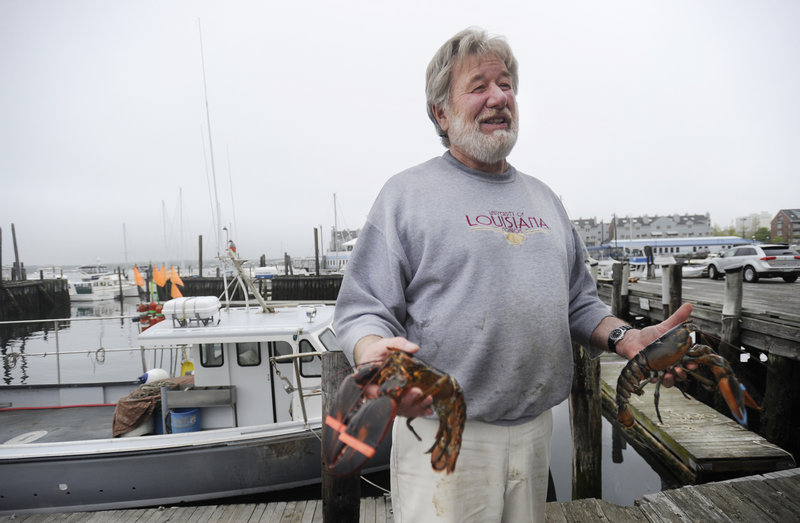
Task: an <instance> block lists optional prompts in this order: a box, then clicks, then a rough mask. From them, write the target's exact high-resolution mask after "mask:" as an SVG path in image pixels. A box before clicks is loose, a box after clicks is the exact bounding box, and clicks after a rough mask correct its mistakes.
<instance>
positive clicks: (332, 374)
mask: <svg viewBox="0 0 800 523" xmlns="http://www.w3.org/2000/svg"><path fill="white" fill-rule="evenodd" d="M351 372H352V370H351V368H350V363H349V362H348V361H347V358H346V357H345V355H344V354H343V353H342V352H339V351H336V352H325V353H323V354H322V419H323V420H324V419H325V417H326V416H327V415H328V412H329V411H330V409H331V406H332V404H333V400H334V398H335V396H336V391H337V390H338V389H339V385H340V384H341V383H342V381H343V380H344V378H345V377H347V376H348V375H349V374H350V373H351ZM327 436H328V431H325V430H323V432H322V448H323V449H324V448H325V441H326V437H327ZM360 505H361V478H360V477H359V475H358V474H354V475H353V476H349V477H345V478H340V477H337V476H334V475H333V474H332V473H331V472H330V471H329V470H328V464H327V463H326V462H325V455H324V453H323V454H322V520H323V521H325V522H336V523H338V522H340V521H341V522H350V521H352V522H354V523H357V522H358V520H359V515H360Z"/></svg>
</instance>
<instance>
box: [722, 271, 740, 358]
mask: <svg viewBox="0 0 800 523" xmlns="http://www.w3.org/2000/svg"><path fill="white" fill-rule="evenodd" d="M741 320H742V267H741V266H739V267H733V268H731V269H725V297H724V301H723V302H722V336H721V337H722V341H724V342H725V343H730V344H731V345H734V346H737V347H738V346H739V341H740V334H739V322H740V321H741Z"/></svg>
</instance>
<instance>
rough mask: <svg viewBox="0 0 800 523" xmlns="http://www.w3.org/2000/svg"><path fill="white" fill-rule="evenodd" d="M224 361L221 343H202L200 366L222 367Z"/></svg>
mask: <svg viewBox="0 0 800 523" xmlns="http://www.w3.org/2000/svg"><path fill="white" fill-rule="evenodd" d="M224 361H225V359H224V357H223V350H222V344H221V343H202V344H201V345H200V364H201V365H202V366H203V367H222V364H223V362H224Z"/></svg>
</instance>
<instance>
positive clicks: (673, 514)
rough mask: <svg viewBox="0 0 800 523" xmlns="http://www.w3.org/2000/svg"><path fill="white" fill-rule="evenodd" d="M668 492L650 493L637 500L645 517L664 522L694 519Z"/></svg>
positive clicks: (675, 522) (673, 522) (670, 522)
mask: <svg viewBox="0 0 800 523" xmlns="http://www.w3.org/2000/svg"><path fill="white" fill-rule="evenodd" d="M666 492H667V491H662V492H656V493H654V494H648V495H647V496H645V497H644V498H642V499H641V500H639V501H637V502H636V505H637V506H638V507H639V509H641V511H642V513H643V514H644V515H645V517H647V518H648V519H650V520H652V521H656V522H663V523H678V522H682V523H683V522H686V521H692V519H691V518H690V517H689V515H688V514H686V512H684V509H683V507H682V506H681V505H680V504H679V503H676V502H675V501H674V500H673V499H672V498H671V497H670V496H668V495H667V493H666Z"/></svg>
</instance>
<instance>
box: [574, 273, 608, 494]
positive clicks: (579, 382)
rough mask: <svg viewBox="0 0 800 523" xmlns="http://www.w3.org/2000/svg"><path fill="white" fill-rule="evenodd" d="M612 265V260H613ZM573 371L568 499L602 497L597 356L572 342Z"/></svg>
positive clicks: (600, 422) (601, 432)
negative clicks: (570, 487)
mask: <svg viewBox="0 0 800 523" xmlns="http://www.w3.org/2000/svg"><path fill="white" fill-rule="evenodd" d="M615 266H616V264H615ZM572 359H573V362H574V364H575V374H574V376H573V378H572V391H571V392H570V395H569V413H570V425H571V426H572V435H573V441H572V499H584V498H598V499H600V498H602V497H603V468H602V455H603V453H602V451H603V444H602V435H603V425H602V411H601V409H602V405H601V401H602V400H601V397H600V359H599V358H594V359H593V358H590V357H589V355H588V354H587V353H586V351H585V350H584V349H583V347H581V346H580V345H577V344H575V343H573V344H572Z"/></svg>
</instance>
